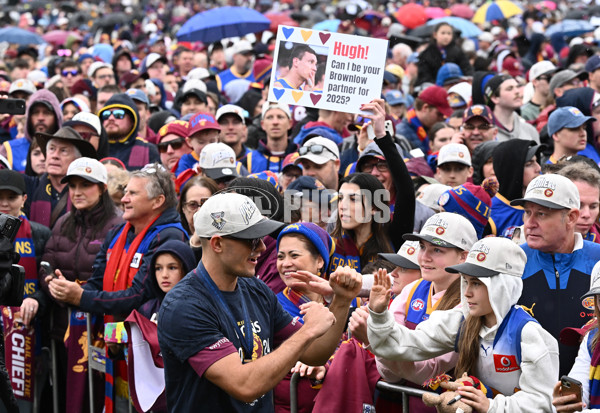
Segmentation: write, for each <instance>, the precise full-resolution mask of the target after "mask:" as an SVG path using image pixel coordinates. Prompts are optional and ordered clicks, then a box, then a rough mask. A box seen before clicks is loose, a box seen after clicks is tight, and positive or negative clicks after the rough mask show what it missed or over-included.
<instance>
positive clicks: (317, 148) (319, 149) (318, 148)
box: [298, 145, 337, 158]
mask: <svg viewBox="0 0 600 413" xmlns="http://www.w3.org/2000/svg"><path fill="white" fill-rule="evenodd" d="M323 151H327V152H330V153H332V154H334V155H335V157H336V158H337V155H336V154H335V153H334V152H333V151H332V150H331V149H329V148H328V147H326V146H325V145H310V146H301V147H300V149H298V153H299V154H300V156H304V155H306V154H307V153H308V152H310V153H314V154H315V155H320V154H322V153H323Z"/></svg>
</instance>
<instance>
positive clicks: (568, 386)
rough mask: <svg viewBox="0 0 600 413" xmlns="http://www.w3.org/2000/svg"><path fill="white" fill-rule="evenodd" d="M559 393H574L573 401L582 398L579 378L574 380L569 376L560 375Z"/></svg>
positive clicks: (566, 394) (576, 401)
mask: <svg viewBox="0 0 600 413" xmlns="http://www.w3.org/2000/svg"><path fill="white" fill-rule="evenodd" d="M560 386H561V394H562V395H563V396H568V395H571V394H574V395H575V397H576V399H575V400H574V401H573V403H578V402H581V400H582V396H581V395H582V386H581V382H580V381H579V380H575V379H573V378H571V377H569V376H562V377H561V378H560Z"/></svg>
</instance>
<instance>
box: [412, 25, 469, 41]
mask: <svg viewBox="0 0 600 413" xmlns="http://www.w3.org/2000/svg"><path fill="white" fill-rule="evenodd" d="M434 29H435V26H434V25H427V24H424V25H422V26H419V27H417V28H414V29H412V30H411V31H410V33H409V35H411V36H413V37H420V38H423V37H431V35H432V34H433V30H434ZM453 29H454V36H455V37H460V34H461V33H462V32H461V31H460V30H458V29H456V28H453Z"/></svg>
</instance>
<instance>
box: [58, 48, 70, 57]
mask: <svg viewBox="0 0 600 413" xmlns="http://www.w3.org/2000/svg"><path fill="white" fill-rule="evenodd" d="M56 54H57V55H59V56H61V57H65V56H66V57H69V56H71V54H72V52H71V50H70V49H58V50H57V51H56Z"/></svg>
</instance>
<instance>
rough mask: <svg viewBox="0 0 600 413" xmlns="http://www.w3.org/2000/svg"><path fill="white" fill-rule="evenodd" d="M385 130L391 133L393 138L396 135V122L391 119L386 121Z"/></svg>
mask: <svg viewBox="0 0 600 413" xmlns="http://www.w3.org/2000/svg"><path fill="white" fill-rule="evenodd" d="M385 131H386V132H387V133H389V134H390V136H391V137H392V138H393V137H394V136H395V135H396V131H395V130H394V124H393V123H392V121H391V120H386V121H385Z"/></svg>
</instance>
